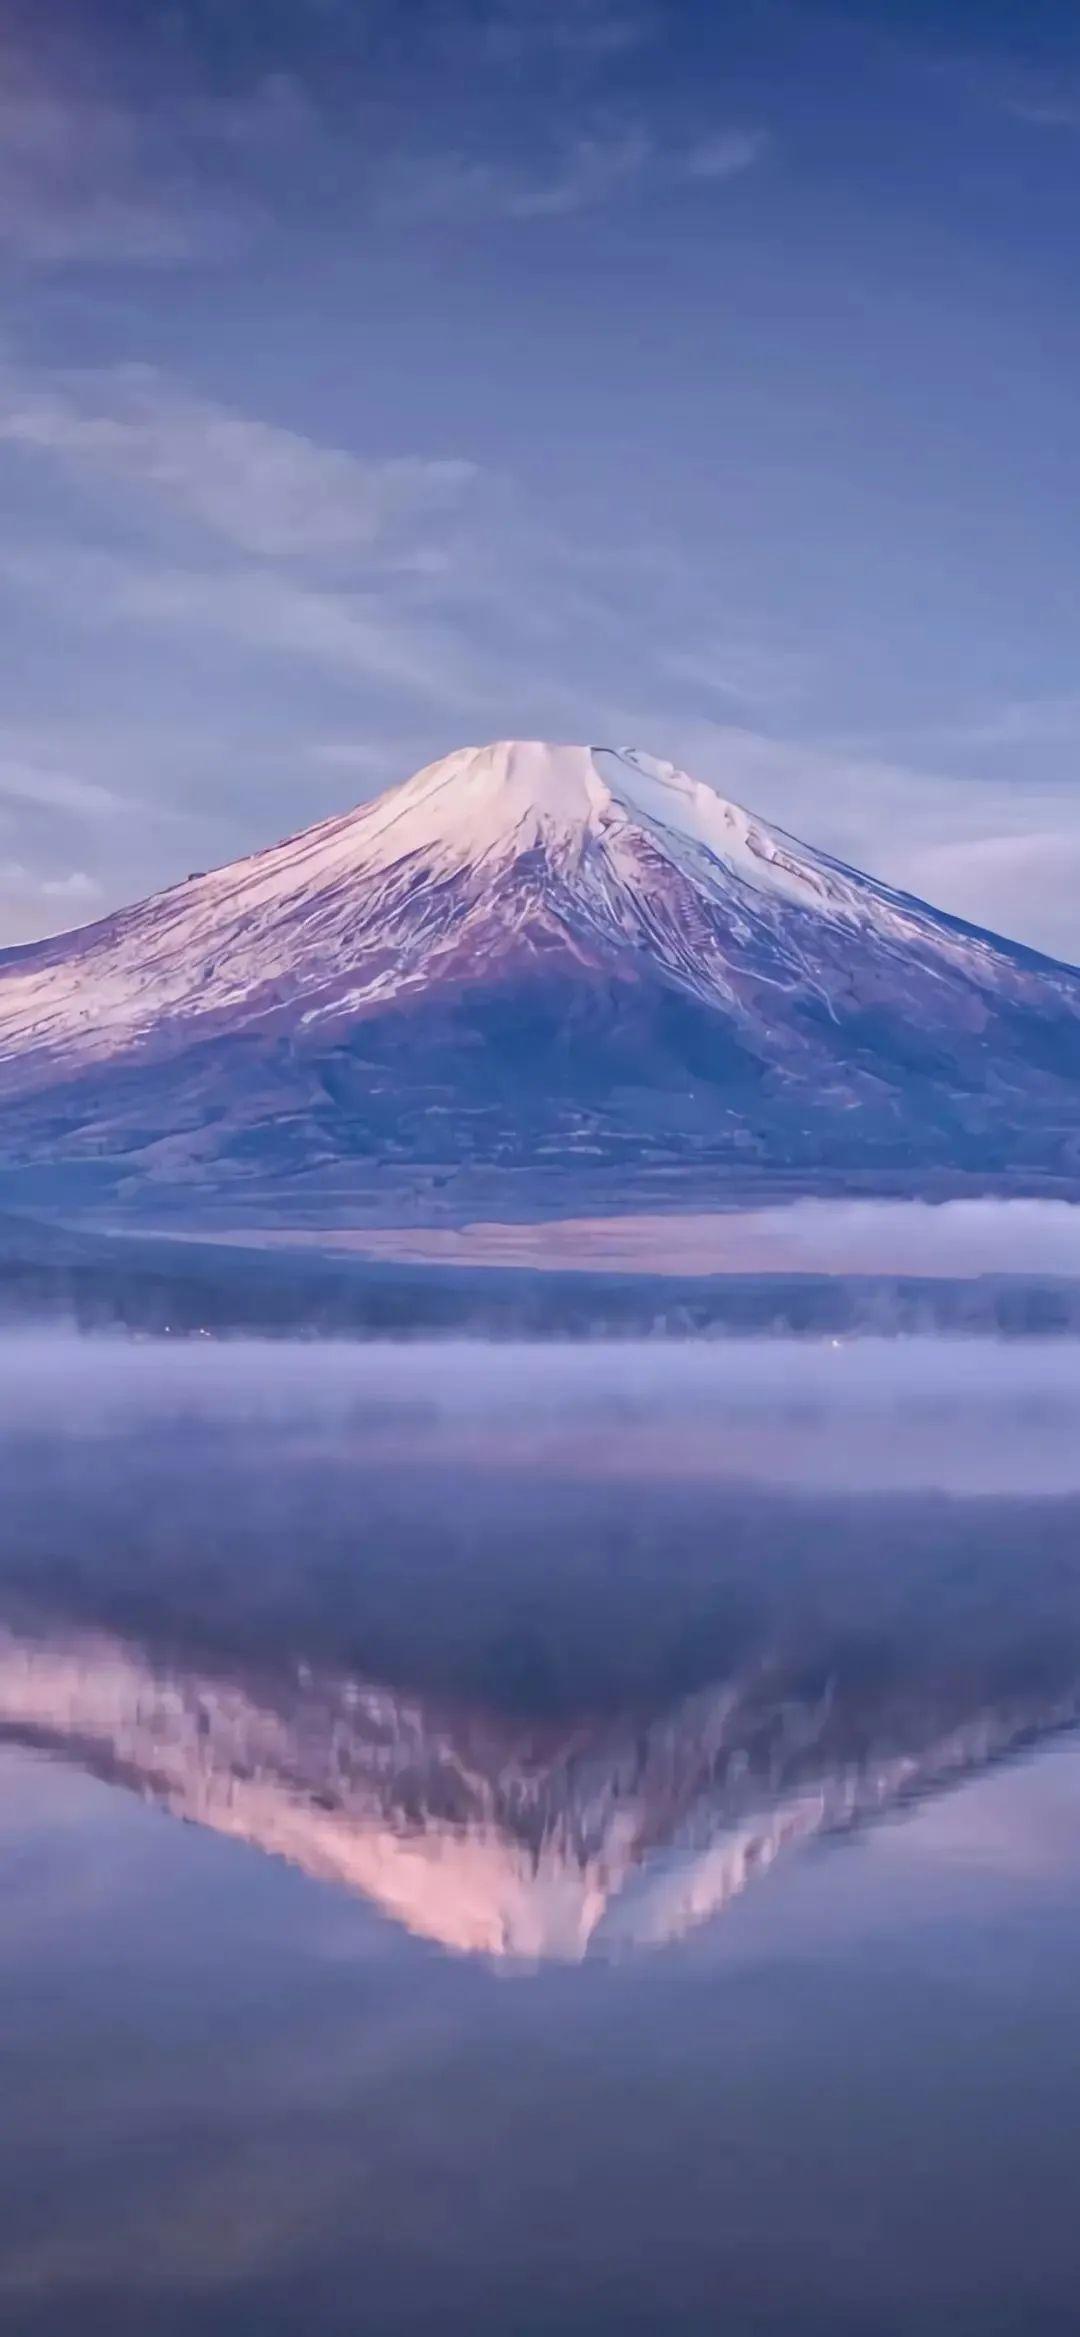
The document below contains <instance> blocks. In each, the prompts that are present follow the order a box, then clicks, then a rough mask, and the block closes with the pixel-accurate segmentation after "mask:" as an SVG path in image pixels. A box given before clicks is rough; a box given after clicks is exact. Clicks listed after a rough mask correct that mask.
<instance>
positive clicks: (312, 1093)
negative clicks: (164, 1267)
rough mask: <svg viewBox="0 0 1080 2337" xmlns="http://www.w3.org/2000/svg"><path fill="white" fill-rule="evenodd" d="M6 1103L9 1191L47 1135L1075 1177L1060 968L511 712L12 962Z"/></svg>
mask: <svg viewBox="0 0 1080 2337" xmlns="http://www.w3.org/2000/svg"><path fill="white" fill-rule="evenodd" d="M0 1127H2V1128H3V1130H4V1135H5V1139H6V1162H7V1165H8V1167H9V1169H13V1172H14V1177H15V1183H14V1186H12V1185H11V1184H10V1183H8V1184H7V1186H6V1188H5V1186H4V1183H3V1180H2V1177H0V1198H3V1197H5V1191H6V1197H7V1198H8V1199H11V1198H12V1197H13V1196H17V1197H18V1198H19V1199H21V1200H25V1197H26V1196H25V1189H24V1185H23V1183H20V1181H19V1180H20V1179H21V1178H23V1177H24V1176H25V1175H27V1174H29V1173H30V1172H32V1171H33V1170H34V1169H35V1168H36V1166H37V1165H39V1164H41V1163H42V1162H46V1163H47V1164H48V1166H49V1168H50V1171H54V1170H55V1169H56V1168H57V1167H58V1166H59V1167H60V1169H61V1170H62V1171H63V1172H64V1175H65V1176H66V1175H67V1171H68V1168H69V1167H70V1169H71V1171H72V1175H73V1178H74V1183H75V1186H79V1187H81V1186H85V1185H87V1184H92V1185H93V1187H94V1190H95V1192H98V1191H105V1192H106V1193H112V1194H114V1195H115V1194H116V1193H117V1192H118V1191H120V1192H122V1193H124V1194H134V1193H135V1192H137V1190H138V1188H139V1186H140V1184H141V1183H142V1181H143V1180H144V1179H147V1178H149V1179H150V1180H151V1181H152V1182H157V1181H158V1180H161V1179H168V1180H170V1181H174V1182H179V1183H180V1184H181V1185H183V1186H185V1187H188V1188H189V1187H190V1185H191V1184H192V1183H193V1182H195V1183H198V1182H206V1183H212V1182H213V1181H214V1180H215V1179H217V1178H219V1177H223V1178H225V1179H226V1180H227V1181H228V1182H230V1183H234V1182H235V1181H236V1180H237V1179H240V1180H246V1179H249V1178H250V1177H252V1176H256V1177H257V1178H258V1180H259V1182H260V1185H261V1186H262V1188H263V1189H265V1190H269V1188H270V1187H271V1186H277V1185H280V1183H281V1180H282V1179H286V1180H288V1181H289V1182H290V1185H291V1186H293V1187H294V1188H295V1183H296V1180H297V1179H298V1178H299V1179H301V1180H314V1181H315V1182H316V1183H317V1181H318V1179H319V1178H320V1177H322V1178H323V1179H324V1180H326V1179H327V1178H328V1179H329V1180H330V1182H332V1183H333V1184H334V1187H335V1191H336V1193H337V1194H338V1195H340V1192H341V1172H342V1170H343V1169H344V1170H345V1171H346V1172H347V1178H348V1176H349V1175H351V1174H353V1173H354V1171H356V1170H357V1169H358V1167H359V1166H362V1167H363V1169H364V1171H365V1172H367V1171H370V1172H371V1174H372V1175H375V1174H377V1173H379V1171H380V1170H381V1169H382V1168H384V1167H385V1166H386V1165H387V1164H388V1163H389V1164H392V1165H393V1173H394V1175H395V1177H398V1178H400V1177H402V1176H404V1177H406V1178H408V1177H409V1176H411V1175H413V1174H414V1173H416V1174H419V1175H420V1177H421V1179H422V1181H424V1182H425V1183H427V1182H429V1180H430V1176H431V1174H432V1173H433V1172H436V1173H438V1175H439V1178H440V1181H444V1180H445V1177H446V1176H447V1175H449V1174H451V1173H452V1174H453V1176H454V1177H455V1179H456V1178H458V1177H459V1176H461V1175H464V1174H466V1173H468V1174H472V1173H473V1172H475V1171H476V1170H480V1171H481V1172H482V1173H483V1174H484V1176H488V1175H489V1174H493V1173H495V1172H498V1174H499V1175H500V1176H501V1175H503V1174H505V1173H512V1174H513V1176H514V1177H515V1178H517V1179H520V1175H521V1173H522V1172H528V1174H529V1175H530V1176H535V1174H536V1173H537V1168H538V1164H542V1167H543V1173H544V1174H545V1175H546V1176H548V1177H549V1178H555V1179H556V1180H560V1179H561V1180H563V1181H564V1182H565V1179H566V1177H567V1176H568V1175H570V1176H573V1177H574V1178H579V1177H580V1176H581V1175H582V1174H583V1173H584V1172H585V1171H586V1170H589V1171H590V1172H591V1174H592V1181H593V1183H594V1184H596V1183H597V1182H598V1173H599V1175H602V1176H603V1177H605V1178H606V1179H607V1180H608V1182H609V1185H610V1186H612V1187H613V1189H614V1192H615V1193H616V1194H617V1196H618V1198H619V1199H620V1200H622V1199H623V1198H624V1197H625V1195H626V1193H627V1191H628V1189H631V1188H632V1187H633V1184H634V1181H635V1180H636V1179H637V1178H638V1177H639V1176H642V1175H643V1176H645V1177H647V1178H648V1179H650V1180H654V1179H655V1176H656V1174H657V1173H658V1172H662V1174H663V1175H664V1177H665V1178H667V1179H668V1180H669V1182H672V1181H673V1189H674V1184H677V1185H678V1187H679V1190H680V1191H681V1190H683V1189H685V1190H686V1192H687V1195H688V1196H689V1194H690V1193H691V1192H692V1193H693V1198H694V1203H695V1205H696V1206H699V1205H700V1204H701V1202H702V1201H703V1200H704V1199H705V1198H707V1196H708V1194H709V1192H710V1191H711V1189H712V1186H713V1184H714V1182H715V1179H716V1176H717V1174H718V1173H719V1172H721V1171H723V1169H724V1168H725V1167H730V1166H731V1165H732V1164H733V1163H734V1164H737V1165H738V1168H739V1171H740V1174H743V1172H745V1170H746V1168H747V1167H748V1166H749V1165H751V1164H753V1163H755V1162H759V1163H762V1164H764V1165H766V1166H767V1167H768V1168H770V1169H776V1168H782V1169H783V1170H784V1171H785V1172H788V1173H790V1172H793V1171H795V1172H799V1173H801V1174H803V1175H804V1176H806V1175H809V1176H810V1177H811V1178H812V1179H813V1178H814V1177H815V1176H816V1175H817V1174H818V1173H819V1172H820V1171H821V1170H822V1169H823V1168H826V1169H828V1170H829V1172H830V1173H835V1172H836V1171H838V1170H839V1171H846V1170H848V1169H855V1170H858V1172H859V1173H860V1175H864V1174H865V1173H866V1172H867V1171H872V1170H874V1169H876V1168H882V1169H885V1170H887V1172H888V1173H889V1175H890V1176H895V1174H897V1173H898V1172H899V1171H901V1170H902V1171H903V1172H904V1173H905V1174H908V1173H910V1172H911V1171H912V1170H914V1172H915V1173H916V1175H921V1174H923V1173H924V1172H925V1171H926V1170H928V1169H933V1170H934V1171H935V1172H941V1171H945V1172H951V1173H956V1174H960V1175H961V1176H963V1177H968V1176H970V1175H971V1173H972V1172H975V1173H977V1174H978V1175H980V1176H981V1177H982V1178H983V1179H986V1178H987V1177H989V1178H990V1179H991V1180H997V1181H1000V1180H1001V1178H1002V1177H1015V1176H1016V1175H1017V1174H1019V1175H1020V1176H1022V1177H1024V1178H1031V1177H1034V1179H1035V1181H1036V1183H1041V1181H1042V1180H1043V1179H1045V1178H1046V1177H1053V1178H1055V1179H1058V1180H1060V1179H1061V1178H1063V1177H1064V1178H1070V1177H1074V1176H1076V1175H1077V1173H1078V1171H1080V975H1078V974H1077V973H1076V972H1074V971H1073V970H1072V969H1070V968H1068V967H1065V966H1058V965H1055V964H1054V963H1053V962H1052V961H1050V960H1048V959H1045V958H1039V957H1037V956H1036V955H1035V954H1034V953H1033V952H1030V951H1026V950H1023V949H1020V948H1018V947H1017V946H1015V945H1014V944H1011V943H1009V942H1005V941H1000V940H998V939H996V938H995V937H994V936H993V935H991V934H987V933H983V932H980V931H978V930H977V929H976V928H974V927H971V926H967V925H964V924H961V923H960V922H959V921H958V920H956V919H954V918H949V917H943V916H940V915H938V914H937V913H936V912H935V911H934V910H932V909H930V908H928V907H927V906H926V905H925V904H923V903H921V902H919V901H915V900H912V899H909V898H908V897H906V896H905V895H903V894H900V893H896V892H893V891H891V890H890V889H889V887H888V886H886V885H883V884H881V883H879V882H877V881H875V880H874V879H872V878H870V877H866V876H862V875H860V874H859V873H858V872H857V871H855V870H853V869H849V868H845V867H844V866H842V865H841V864H840V863H839V862H837V861H835V860H833V859H831V858H830V857H829V856H828V855H827V854H824V853H820V852H817V851H815V850H814V849H813V848H812V847H810V846H808V845H803V844H800V843H797V842H795V841H794V840H793V839H792V838H791V837H790V836H787V835H785V834H784V833H783V832H782V831H781V830H779V829H777V828H774V827H771V826H770V825H769V824H768V823H767V822H765V821H763V820H760V819H757V818H756V817H755V816H754V815H753V814H751V813H749V812H746V811H744V810H742V809H741V808H740V807H739V806H738V805H736V804H734V803H731V802H727V801H725V800H724V799H723V798H722V797H721V796H720V795H718V794H717V793H716V792H715V791H714V790H713V789H712V788H711V787H707V786H705V785H703V784H702V783H701V782H700V781H697V780H694V779H692V778H690V777H689V776H688V775H687V774H686V773H685V772H683V771H680V770H679V769H678V768H677V767H676V766H675V765H674V764H672V763H667V762H661V761H657V760H655V759H654V758H653V757H651V756H650V755H647V754H644V753H642V752H641V751H639V750H637V749H630V748H613V747H605V746H571V745H550V744H545V743H543V742H541V741H523V740H501V741H498V742H496V743H495V744H493V745H489V746H483V747H467V748H461V749H459V750H458V751H457V752H456V753H454V754H451V755H449V756H447V757H446V758H445V759H444V760H442V761H441V762H437V763H433V764H431V765H429V766H428V768H427V769H425V770H423V771H420V772H418V773H417V774H416V776H415V777H414V778H412V779H409V780H407V781H406V782H405V783H404V784H403V785H401V786H399V787H396V788H392V789H390V790H389V791H388V792H387V793H386V794H385V795H382V796H380V797H379V798H378V799H377V800H376V801H374V802H371V803H367V804H365V805H362V806H361V807H360V808H359V809H358V810H356V811H353V812H349V813H347V814H345V815H344V816H340V817H336V818H333V819H329V820H324V821H323V822H321V823H320V824H319V825H318V826H316V827H313V828H309V829H307V830H306V831H305V832H304V833H303V834H301V835H299V836H295V837H293V838H290V839H289V840H287V841H286V842H284V843H281V844H277V845H273V846H271V847H270V848H269V849H268V850H264V851H261V852H258V853H255V854H254V855H253V856H251V857H250V858H247V859H244V860H239V861H236V862H234V863H233V864H232V865H231V866H229V867H226V868H219V869H216V870H213V871H211V872H210V873H209V874H206V875H196V876H193V877H191V878H189V879H187V880H186V881H185V882H184V883H182V884H179V885H175V886H174V887H173V888H172V889H171V890H170V891H168V892H165V893H161V894H159V895H157V896H156V897H155V898H153V899H151V900H147V901H143V902H141V903H139V904H137V905H136V906H135V907H133V908H130V909H124V910H121V911H120V912H118V913H117V914H116V915H114V916H111V917H106V918H104V919H102V920H101V921H100V922H99V923H98V924H96V925H93V926H89V927H87V928H86V929H85V930H84V931H82V932H79V933H73V934H67V935H63V936H61V937H60V938H59V939H57V940H53V941H47V942H42V943H40V944H37V945H34V946H32V947H31V948H29V949H22V950H16V951H12V952H10V953H8V955H7V957H6V958H0ZM83 1164H93V1165H92V1167H91V1166H85V1165H83ZM2 1165H3V1156H0V1168H2ZM312 1189H314V1188H312ZM73 1197H74V1198H76V1199H77V1198H78V1192H77V1191H74V1189H73ZM567 1199H568V1201H571V1204H572V1207H573V1209H574V1210H575V1211H577V1210H578V1209H579V1207H580V1204H581V1199H582V1195H581V1194H580V1193H576V1194H574V1195H573V1196H572V1197H571V1196H570V1194H569V1189H568V1188H567ZM609 1201H610V1195H609ZM339 1206H340V1200H338V1201H336V1202H335V1207H339Z"/></svg>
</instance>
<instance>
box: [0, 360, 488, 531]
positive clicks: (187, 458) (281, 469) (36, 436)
mask: <svg viewBox="0 0 1080 2337" xmlns="http://www.w3.org/2000/svg"><path fill="white" fill-rule="evenodd" d="M0 441H3V442H5V443H7V444H8V445H10V446H16V447H19V448H21V449H22V450H24V451H26V452H31V453H35V454H43V455H48V456H52V457H54V458H55V459H57V460H59V461H60V462H62V463H64V464H65V465H67V466H68V467H70V468H73V469H81V470H86V471H91V472H93V471H96V472H99V473H101V474H103V475H104V476H106V477H110V478H118V479H122V480H126V481H128V482H130V483H131V484H132V485H134V486H137V487H144V488H148V489H150V490H151V491H152V492H153V493H155V494H157V495H159V496H161V497H162V498H163V500H165V501H166V502H168V503H170V504H172V506H173V507H174V508H175V509H176V510H178V511H179V512H181V513H183V514H184V515H186V516H188V517H190V518H192V519H195V520H197V521H198V522H200V523H201V524H202V525H203V526H204V527H207V528H209V529H211V530H212V531H213V532H214V533H216V534H218V535H220V536H223V537H224V538H225V539H226V540H227V541H229V542H231V543H234V544H237V545H239V546H240V547H241V548H242V549H243V550H244V551H248V552H253V553H256V554H258V555H259V556H260V557H285V558H288V557H290V556H294V555H304V554H310V553H336V552H349V551H357V550H365V551H366V550H369V549H371V548H372V547H373V546H374V545H375V544H376V543H377V542H378V541H379V539H380V538H381V537H382V536H384V535H385V534H386V533H388V532H389V531H391V530H393V529H394V528H396V527H398V526H400V525H401V524H402V523H405V522H408V521H409V520H410V519H412V518H413V517H415V516H416V515H417V514H418V513H423V512H425V511H429V510H433V509H445V508H446V507H447V506H448V505H450V504H452V503H453V502H454V501H455V500H456V499H457V498H458V497H459V496H460V495H461V494H462V493H463V492H464V490H465V489H466V488H467V487H468V486H469V485H470V483H471V482H472V480H473V479H474V477H475V476H476V468H475V465H474V464H472V463H469V462H465V461H460V460H431V459H427V458H422V457H419V456H395V457H386V458H381V459H380V458H376V459H369V458H364V457H362V456H359V455H355V454H350V453H347V452H346V451H345V450H344V449H342V448H338V447H327V446H320V445H318V444H317V443H316V442H315V441H314V440H313V439H310V438H306V437H304V436H302V435H301V434H300V433H299V432H297V431H293V430H286V429H282V428H280V427H279V426H277V425H275V424H272V423H268V422H262V421H259V420H257V419H255V418H253V417H252V416H250V415H246V414H241V413H237V412H236V411H234V410H233V409H232V408H231V407H228V406H224V405H219V404H216V403H215V402H214V401H213V400H211V399H209V398H202V397H198V396H195V395H194V394H193V393H192V392H190V391H188V390H185V389H184V388H183V387H182V386H180V385H178V384H175V383H172V382H170V381H168V380H166V379H165V378H164V376H163V375H161V374H160V373H158V372H156V371H155V370H154V369H153V368H152V367H150V366H144V365H129V366H118V367H111V368H106V369H103V370H101V371H99V372H83V373H76V372H70V373H54V374H51V375H42V374H38V375H36V376H35V375H31V376H29V377H27V376H20V375H19V374H17V373H13V372H10V371H9V372H8V373H7V374H6V375H0Z"/></svg>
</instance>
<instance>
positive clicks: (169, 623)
mask: <svg viewBox="0 0 1080 2337" xmlns="http://www.w3.org/2000/svg"><path fill="white" fill-rule="evenodd" d="M0 575H4V576H6V577H7V579H8V581H9V582H10V583H12V584H14V585H15V586H16V587H17V588H18V589H19V590H20V591H21V592H24V593H27V592H29V593H33V594H34V595H35V596H36V597H37V598H38V599H40V600H42V601H44V602H45V604H46V605H47V606H48V607H50V608H51V609H52V610H53V611H54V612H62V613H63V614H64V615H65V616H66V617H68V618H69V619H74V620H75V621H76V622H80V623H82V624H86V625H90V626H114V625H121V626H122V625H134V626H139V627H149V628H151V629H154V630H162V629H164V630H173V629H175V630H177V631H181V632H191V633H195V634H203V635H209V636H210V637H211V638H212V640H213V641H215V642H216V643H217V644H219V645H220V644H222V643H225V644H226V645H228V644H233V645H236V644H239V645H241V646H243V647H247V648H250V649H253V650H256V651H261V652H263V653H266V654H270V655H274V656H281V655H285V656H288V657H293V658H296V659H298V660H301V661H306V662H309V663H311V664H314V665H316V666H322V667H323V668H324V669H325V670H327V671H329V672H333V673H336V674H338V675H340V676H342V678H344V679H345V680H354V681H355V680H362V681H366V682H370V683H375V684H379V685H381V686H382V687H384V688H387V689H391V690H398V691H405V692H406V693H407V694H408V695H409V696H411V697H414V698H416V697H418V698H420V699H436V700H438V702H439V703H440V704H442V705H443V706H444V707H445V708H447V709H452V708H457V709H458V710H461V709H463V708H465V707H468V706H475V705H476V704H478V703H480V702H482V701H483V698H484V695H485V693H484V692H483V690H482V689H481V688H480V686H479V684H478V682H477V680H476V676H475V671H474V669H472V668H471V664H470V659H469V655H468V651H467V648H466V647H465V646H464V645H463V644H461V643H459V642H458V641H457V640H456V639H455V638H454V637H453V635H452V634H451V632H450V631H449V629H448V628H446V627H442V626H440V625H438V624H437V623H434V622H431V621H428V620H425V618H424V617H423V616H422V615H415V614H414V613H413V612H411V611H410V610H409V609H407V608H403V607H400V606H396V605H391V604H390V603H389V602H388V601H387V600H386V599H385V598H384V597H382V596H380V595H379V594H377V593H374V592H347V591H332V590H329V589H322V588H320V587H317V586H314V585H309V584H302V583H298V582H295V581H293V579H291V578H290V577H287V576H283V575H281V574H280V572H279V571H278V570H276V569H272V568H265V567H258V566H248V567H244V568H235V569H201V568H186V567H179V566H177V567H151V566H150V565H148V564H147V563H145V562H142V561H139V560H132V559H128V558H126V557H122V556H120V555H118V554H114V553H110V552H88V551H81V550H78V549H76V548H75V547H72V546H70V545H63V544H62V545H52V546H21V547H2V548H0Z"/></svg>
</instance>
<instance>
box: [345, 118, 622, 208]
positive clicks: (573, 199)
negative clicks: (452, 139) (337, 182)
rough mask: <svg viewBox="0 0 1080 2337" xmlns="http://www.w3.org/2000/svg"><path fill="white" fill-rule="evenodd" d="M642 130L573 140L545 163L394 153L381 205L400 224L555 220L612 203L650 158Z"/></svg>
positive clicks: (457, 153)
mask: <svg viewBox="0 0 1080 2337" xmlns="http://www.w3.org/2000/svg"><path fill="white" fill-rule="evenodd" d="M653 151H654V149H653V142H652V139H651V138H650V136H649V135H648V133H647V132H645V131H643V130H627V131H620V132H616V133H611V134H606V133H597V134H595V135H591V136H582V137H578V138H576V139H573V140H572V141H571V142H570V143H568V144H567V145H566V146H564V147H563V148H562V149H560V151H559V152H558V153H556V154H555V155H553V156H552V157H551V158H550V159H549V160H548V161H547V162H546V163H539V162H536V161H534V160H528V161H524V162H520V163H519V162H501V161H495V160H492V159H490V158H488V157H485V156H478V155H474V154H470V153H468V152H466V151H464V150H461V151H459V150H456V149H455V150H450V151H448V152H445V153H442V154H430V153H429V154H422V153H421V154H417V155H414V156H411V157H410V156H405V155H402V156H398V157H397V158H396V159H395V160H394V161H393V162H392V163H391V164H389V165H388V166H387V168H386V170H385V172H384V174H383V178H382V185H381V190H380V196H379V201H380V207H381V209H382V210H383V212H384V214H385V215H386V216H388V217H391V218H398V219H441V218H447V217H451V218H477V219H483V218H501V219H559V218H566V217H568V216H570V215H571V214H572V213H574V212H577V211H585V210H591V209H594V208H596V207H597V206H599V205H601V204H603V203H606V202H609V201H610V200H611V199H612V197H613V196H614V195H616V194H617V193H619V192H620V191H622V190H623V189H625V188H627V187H629V186H630V185H632V184H633V182H634V181H635V180H637V179H639V178H640V177H641V174H642V173H643V171H645V170H646V169H647V168H648V166H649V164H650V162H651V161H652V158H653Z"/></svg>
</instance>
